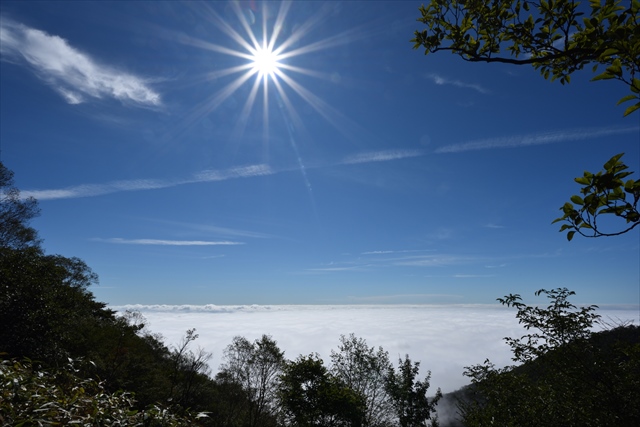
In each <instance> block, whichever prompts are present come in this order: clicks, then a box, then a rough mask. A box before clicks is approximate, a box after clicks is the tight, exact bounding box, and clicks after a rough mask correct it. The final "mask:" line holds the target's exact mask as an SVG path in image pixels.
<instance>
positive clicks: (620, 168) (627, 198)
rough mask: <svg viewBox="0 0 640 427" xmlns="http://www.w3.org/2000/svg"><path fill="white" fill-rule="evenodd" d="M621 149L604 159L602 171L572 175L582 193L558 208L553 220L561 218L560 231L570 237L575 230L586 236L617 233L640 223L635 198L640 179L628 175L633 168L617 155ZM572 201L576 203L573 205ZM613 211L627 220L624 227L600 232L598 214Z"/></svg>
mask: <svg viewBox="0 0 640 427" xmlns="http://www.w3.org/2000/svg"><path fill="white" fill-rule="evenodd" d="M623 155H624V153H620V154H617V155H615V156H613V157H612V158H611V159H609V161H607V162H606V163H605V164H604V166H603V168H604V170H603V171H600V172H597V173H595V174H593V173H591V172H587V171H585V172H584V175H583V176H581V177H578V178H576V179H575V181H576V182H577V183H578V184H580V185H582V186H583V187H582V188H581V189H580V194H581V195H573V196H571V202H572V203H571V202H567V203H565V204H564V205H563V206H562V207H561V208H560V210H561V211H562V213H563V215H562V216H561V217H560V218H556V219H555V220H554V221H553V223H556V222H560V221H564V222H565V224H562V226H561V227H560V231H561V232H562V231H566V230H569V231H568V232H567V239H568V240H571V239H572V238H573V236H574V235H575V233H578V234H580V235H582V236H585V237H600V236H618V235H620V234H624V233H626V232H628V231H630V230H632V229H634V228H635V227H637V226H638V224H640V212H639V211H638V200H640V181H636V180H633V179H627V180H625V178H627V177H628V176H629V175H631V174H632V172H629V171H627V169H628V166H627V165H625V164H624V163H623V162H622V161H621V160H620V159H621V158H622V156H623ZM574 204H575V205H574ZM605 214H612V215H614V216H616V217H619V218H622V219H624V220H625V222H626V226H625V228H624V229H622V230H620V231H615V232H603V231H602V230H601V228H599V225H598V217H599V216H600V215H605Z"/></svg>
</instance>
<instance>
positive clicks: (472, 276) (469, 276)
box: [453, 274, 495, 279]
mask: <svg viewBox="0 0 640 427" xmlns="http://www.w3.org/2000/svg"><path fill="white" fill-rule="evenodd" d="M453 277H455V278H456V279H476V278H479V277H495V274H454V275H453Z"/></svg>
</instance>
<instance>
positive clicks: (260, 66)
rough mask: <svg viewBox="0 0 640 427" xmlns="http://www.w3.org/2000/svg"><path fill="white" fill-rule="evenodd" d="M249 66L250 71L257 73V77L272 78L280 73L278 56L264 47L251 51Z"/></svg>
mask: <svg viewBox="0 0 640 427" xmlns="http://www.w3.org/2000/svg"><path fill="white" fill-rule="evenodd" d="M251 54H252V57H251V66H252V70H253V71H254V72H256V73H258V76H259V77H263V78H267V77H269V78H273V77H274V76H275V75H276V74H279V73H280V67H281V65H282V64H280V62H279V60H280V55H278V54H277V53H276V52H274V51H273V49H271V48H269V47H268V46H266V45H263V46H262V47H258V48H257V49H252V52H251Z"/></svg>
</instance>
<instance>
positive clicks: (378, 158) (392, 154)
mask: <svg viewBox="0 0 640 427" xmlns="http://www.w3.org/2000/svg"><path fill="white" fill-rule="evenodd" d="M424 154H425V153H424V152H423V151H421V150H383V151H370V152H366V153H359V154H354V155H352V156H349V157H346V158H345V159H343V160H342V162H341V164H345V165H352V164H357V163H371V162H388V161H390V160H399V159H406V158H410V157H419V156H423V155H424Z"/></svg>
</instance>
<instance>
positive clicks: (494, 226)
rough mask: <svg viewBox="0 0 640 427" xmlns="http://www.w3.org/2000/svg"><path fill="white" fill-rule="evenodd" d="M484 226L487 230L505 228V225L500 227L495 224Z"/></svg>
mask: <svg viewBox="0 0 640 427" xmlns="http://www.w3.org/2000/svg"><path fill="white" fill-rule="evenodd" d="M484 226H485V228H495V229H499V228H505V227H504V225H498V224H493V223H490V224H485V225H484Z"/></svg>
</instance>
